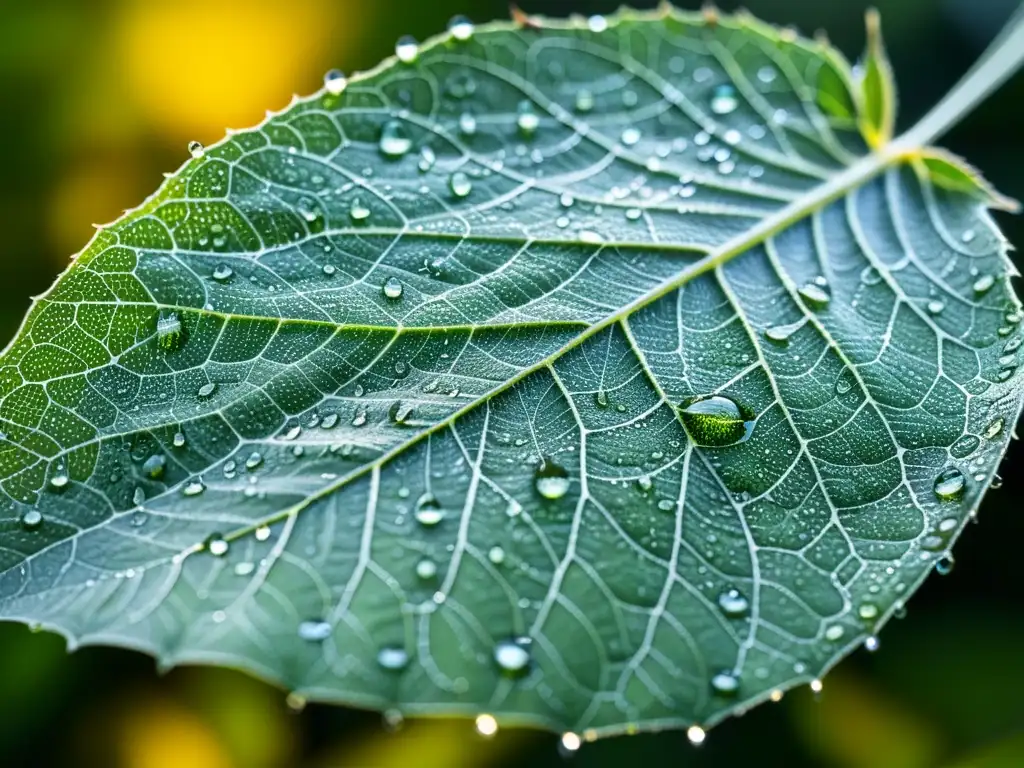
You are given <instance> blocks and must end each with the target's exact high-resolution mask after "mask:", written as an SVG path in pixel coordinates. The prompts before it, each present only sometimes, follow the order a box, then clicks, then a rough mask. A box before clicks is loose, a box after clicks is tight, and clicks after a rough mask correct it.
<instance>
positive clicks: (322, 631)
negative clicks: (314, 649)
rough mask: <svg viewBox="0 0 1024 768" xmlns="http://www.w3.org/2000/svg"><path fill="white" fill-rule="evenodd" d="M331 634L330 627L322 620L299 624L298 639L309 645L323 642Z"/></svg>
mask: <svg viewBox="0 0 1024 768" xmlns="http://www.w3.org/2000/svg"><path fill="white" fill-rule="evenodd" d="M331 633H332V629H331V625H330V624H329V623H327V622H326V621H324V620H323V619H311V620H308V621H303V622H302V623H300V624H299V638H300V639H302V640H306V641H308V642H311V643H320V642H323V641H324V640H326V639H327V638H328V637H330V636H331Z"/></svg>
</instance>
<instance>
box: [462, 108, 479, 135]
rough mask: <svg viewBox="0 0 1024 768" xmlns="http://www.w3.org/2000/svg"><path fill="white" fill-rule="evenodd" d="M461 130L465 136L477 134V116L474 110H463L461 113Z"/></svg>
mask: <svg viewBox="0 0 1024 768" xmlns="http://www.w3.org/2000/svg"><path fill="white" fill-rule="evenodd" d="M459 132H460V133H462V135H463V136H474V135H475V134H476V117H475V116H474V115H473V113H472V112H463V113H462V114H461V115H459Z"/></svg>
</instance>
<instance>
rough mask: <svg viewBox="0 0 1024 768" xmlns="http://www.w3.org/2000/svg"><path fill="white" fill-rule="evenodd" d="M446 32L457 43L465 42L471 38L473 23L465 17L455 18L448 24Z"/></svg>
mask: <svg viewBox="0 0 1024 768" xmlns="http://www.w3.org/2000/svg"><path fill="white" fill-rule="evenodd" d="M448 31H449V32H450V33H451V35H452V37H454V38H455V39H456V40H458V41H459V42H463V43H464V42H466V41H467V40H469V38H471V37H472V36H473V22H471V21H470V20H469V19H467V18H466V17H465V16H455V17H453V18H452V20H451V21H449V22H448Z"/></svg>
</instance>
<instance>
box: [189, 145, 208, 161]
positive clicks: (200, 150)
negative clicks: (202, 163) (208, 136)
mask: <svg viewBox="0 0 1024 768" xmlns="http://www.w3.org/2000/svg"><path fill="white" fill-rule="evenodd" d="M188 153H189V154H190V155H192V157H193V158H195V159H196V160H198V159H199V158H201V157H203V156H204V155H205V154H206V148H205V147H203V145H202V144H200V143H199V142H198V141H190V142H189V143H188Z"/></svg>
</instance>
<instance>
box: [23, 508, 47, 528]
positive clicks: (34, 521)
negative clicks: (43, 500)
mask: <svg viewBox="0 0 1024 768" xmlns="http://www.w3.org/2000/svg"><path fill="white" fill-rule="evenodd" d="M19 522H20V523H21V527H22V528H24V529H25V530H26V531H34V530H36V529H37V528H38V527H39V526H41V525H42V524H43V513H42V512H40V511H39V510H38V509H29V510H26V511H25V512H24V514H22V516H21V520H20V521H19Z"/></svg>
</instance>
